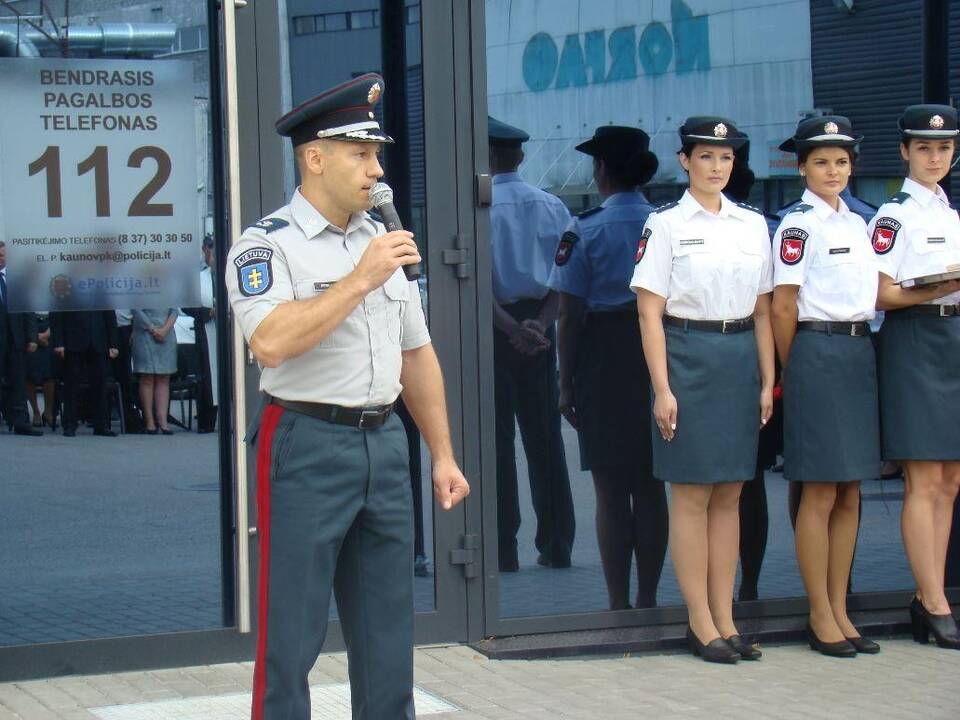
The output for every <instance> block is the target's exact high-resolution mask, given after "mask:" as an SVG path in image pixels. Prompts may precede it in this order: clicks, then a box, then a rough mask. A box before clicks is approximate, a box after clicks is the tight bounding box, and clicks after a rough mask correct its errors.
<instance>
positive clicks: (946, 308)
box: [940, 305, 958, 317]
mask: <svg viewBox="0 0 960 720" xmlns="http://www.w3.org/2000/svg"><path fill="white" fill-rule="evenodd" d="M957 307H958V306H957V305H941V306H940V317H952V316H954V315H957V314H958V313H957Z"/></svg>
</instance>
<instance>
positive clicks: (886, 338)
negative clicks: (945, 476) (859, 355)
mask: <svg viewBox="0 0 960 720" xmlns="http://www.w3.org/2000/svg"><path fill="white" fill-rule="evenodd" d="M879 355H880V411H881V417H882V428H883V459H884V460H940V461H945V460H960V317H957V316H954V317H937V316H935V315H917V314H916V313H913V312H911V311H910V309H909V308H908V309H906V310H897V311H891V312H887V314H886V318H885V319H884V321H883V326H882V327H881V328H880V347H879Z"/></svg>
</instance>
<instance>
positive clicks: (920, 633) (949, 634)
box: [910, 596, 960, 650]
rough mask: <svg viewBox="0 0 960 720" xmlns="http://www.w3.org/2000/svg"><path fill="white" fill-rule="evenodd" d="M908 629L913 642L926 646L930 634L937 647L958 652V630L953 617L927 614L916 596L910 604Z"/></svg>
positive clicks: (959, 644) (959, 633)
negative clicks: (910, 630)
mask: <svg viewBox="0 0 960 720" xmlns="http://www.w3.org/2000/svg"><path fill="white" fill-rule="evenodd" d="M910 627H911V628H912V630H913V640H914V642H918V643H920V644H921V645H926V644H927V643H928V642H930V633H933V639H934V640H935V641H936V643H937V645H938V646H939V647H942V648H948V649H950V650H960V630H958V629H957V621H956V620H955V619H954V617H953V615H952V614H950V613H947V614H946V615H934V614H933V613H931V612H928V611H927V609H926V608H925V607H924V606H923V603H921V602H920V598H918V597H916V596H914V598H913V600H912V601H911V602H910Z"/></svg>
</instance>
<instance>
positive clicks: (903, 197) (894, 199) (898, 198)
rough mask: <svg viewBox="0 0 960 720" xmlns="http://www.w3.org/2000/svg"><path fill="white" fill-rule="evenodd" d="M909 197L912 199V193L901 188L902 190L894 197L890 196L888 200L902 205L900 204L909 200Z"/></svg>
mask: <svg viewBox="0 0 960 720" xmlns="http://www.w3.org/2000/svg"><path fill="white" fill-rule="evenodd" d="M909 199H910V193H908V192H904V191H903V190H901V191H900V192H898V193H897V194H896V195H894V196H893V197H892V198H890V199H889V200H887V202H892V203H897V204H898V205H900V204H902V203H903V202H904V201H905V200H909Z"/></svg>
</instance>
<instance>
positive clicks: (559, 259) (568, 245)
mask: <svg viewBox="0 0 960 720" xmlns="http://www.w3.org/2000/svg"><path fill="white" fill-rule="evenodd" d="M579 239H580V238H579V237H577V234H576V233H574V232H572V231H570V230H567V232H565V233H564V234H563V235H562V236H561V237H560V244H559V245H557V255H556V257H555V258H554V259H553V261H554V262H555V263H556V264H557V265H558V266H560V267H563V266H564V265H566V264H567V261H568V260H569V259H570V255H571V253H573V247H574V245H576V244H577V240H579Z"/></svg>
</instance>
